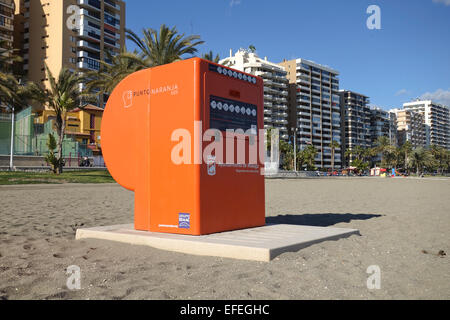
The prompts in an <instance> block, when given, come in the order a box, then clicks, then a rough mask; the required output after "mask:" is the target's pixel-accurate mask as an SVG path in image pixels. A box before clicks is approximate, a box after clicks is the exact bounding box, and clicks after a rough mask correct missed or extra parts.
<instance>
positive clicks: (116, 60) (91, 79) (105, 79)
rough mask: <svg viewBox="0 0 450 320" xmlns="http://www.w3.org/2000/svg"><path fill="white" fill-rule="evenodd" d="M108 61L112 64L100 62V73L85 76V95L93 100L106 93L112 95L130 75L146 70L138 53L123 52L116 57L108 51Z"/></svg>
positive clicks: (90, 72) (92, 72) (89, 73)
mask: <svg viewBox="0 0 450 320" xmlns="http://www.w3.org/2000/svg"><path fill="white" fill-rule="evenodd" d="M106 60H108V61H110V63H107V62H105V61H100V69H99V70H98V71H89V72H86V73H85V75H84V79H85V80H84V81H85V85H86V87H85V93H86V95H87V97H89V98H90V99H91V100H94V99H95V97H96V96H99V95H103V94H105V93H106V94H110V93H111V92H112V91H113V90H114V88H115V87H116V86H117V85H118V84H119V83H120V82H121V81H122V80H123V79H125V78H126V77H127V76H128V75H130V74H132V73H133V72H136V71H139V70H142V69H144V68H146V66H145V64H144V63H143V60H142V59H141V57H140V56H139V55H138V53H137V52H127V51H126V50H123V51H122V52H121V53H120V54H118V55H116V56H114V55H112V54H111V53H110V52H109V51H106Z"/></svg>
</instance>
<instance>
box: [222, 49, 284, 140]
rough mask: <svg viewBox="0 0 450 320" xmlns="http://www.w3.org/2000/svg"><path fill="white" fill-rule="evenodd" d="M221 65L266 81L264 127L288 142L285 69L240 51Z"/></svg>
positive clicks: (243, 50) (231, 55)
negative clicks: (273, 130)
mask: <svg viewBox="0 0 450 320" xmlns="http://www.w3.org/2000/svg"><path fill="white" fill-rule="evenodd" d="M220 63H221V64H223V65H226V66H229V67H231V68H234V69H237V70H240V71H243V72H247V73H250V74H253V75H256V76H260V77H261V78H263V79H264V127H265V129H271V128H277V129H279V131H280V138H281V139H283V140H286V141H287V140H288V139H289V135H288V100H287V99H288V79H287V77H286V75H287V73H286V71H285V69H284V68H283V67H281V66H279V65H277V64H275V63H272V62H270V61H268V60H267V58H265V59H262V58H260V57H259V56H258V55H257V54H256V53H254V52H251V51H249V50H245V49H240V50H239V51H238V52H236V54H235V55H234V56H233V54H232V52H230V57H228V58H225V59H223V60H221V61H220Z"/></svg>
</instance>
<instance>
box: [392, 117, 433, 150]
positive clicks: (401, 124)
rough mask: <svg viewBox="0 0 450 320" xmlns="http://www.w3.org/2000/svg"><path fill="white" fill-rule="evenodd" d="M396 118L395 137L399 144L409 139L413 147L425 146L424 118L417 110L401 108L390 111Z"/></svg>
mask: <svg viewBox="0 0 450 320" xmlns="http://www.w3.org/2000/svg"><path fill="white" fill-rule="evenodd" d="M390 112H391V113H394V114H395V115H396V118H397V139H398V144H399V146H402V145H404V144H405V143H406V142H407V141H409V142H410V143H411V144H412V146H413V147H414V148H420V147H425V146H426V134H425V119H424V116H423V115H422V114H420V113H418V112H414V111H411V110H403V109H393V110H391V111H390Z"/></svg>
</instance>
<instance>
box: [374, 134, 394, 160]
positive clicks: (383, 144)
mask: <svg viewBox="0 0 450 320" xmlns="http://www.w3.org/2000/svg"><path fill="white" fill-rule="evenodd" d="M390 146H391V141H390V140H389V138H388V137H386V136H382V137H379V138H378V140H377V142H376V146H375V150H376V151H377V153H379V154H381V162H382V163H384V160H385V155H386V152H387V151H388V149H389V147H390Z"/></svg>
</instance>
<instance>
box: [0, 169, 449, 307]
mask: <svg viewBox="0 0 450 320" xmlns="http://www.w3.org/2000/svg"><path fill="white" fill-rule="evenodd" d="M266 194H267V200H266V202H267V204H266V208H267V221H268V222H269V223H288V224H301V225H311V226H333V227H343V228H355V229H359V230H360V232H361V236H352V237H350V238H347V239H342V240H339V241H331V242H324V243H320V244H317V245H313V246H311V247H308V248H306V249H303V250H301V251H299V252H294V253H286V254H283V255H281V256H279V257H278V258H276V259H275V260H274V261H272V262H270V263H262V262H249V261H239V260H232V259H222V258H212V257H197V256H190V255H184V254H179V253H171V252H166V251H161V250H156V249H153V248H148V247H139V246H130V245H126V244H118V243H113V242H107V241H97V240H83V241H75V231H76V229H77V228H80V227H81V228H88V227H96V226H108V225H116V224H126V223H131V222H132V221H133V198H134V196H133V193H131V192H129V191H126V190H124V189H122V188H121V187H120V186H118V185H112V184H106V185H69V184H68V185H39V186H5V187H0V199H1V205H0V299H200V300H202V299H449V298H450V262H449V256H448V254H450V241H449V240H450V196H449V195H450V179H422V180H420V179H376V178H375V179H373V178H360V179H358V178H348V179H345V178H342V179H341V178H337V179H309V180H307V179H304V180H268V181H267V183H266ZM440 251H443V252H445V253H446V254H447V255H446V256H442V252H441V255H439V254H438V253H439V252H440ZM71 265H77V266H79V267H80V268H81V287H82V288H81V290H77V291H70V290H68V289H67V287H66V281H67V277H68V276H67V275H66V268H67V267H69V266H71ZM372 265H377V266H379V267H380V269H381V289H380V290H369V289H368V288H367V284H366V283H367V278H368V277H369V275H368V274H367V273H366V271H367V268H368V267H369V266H372Z"/></svg>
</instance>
